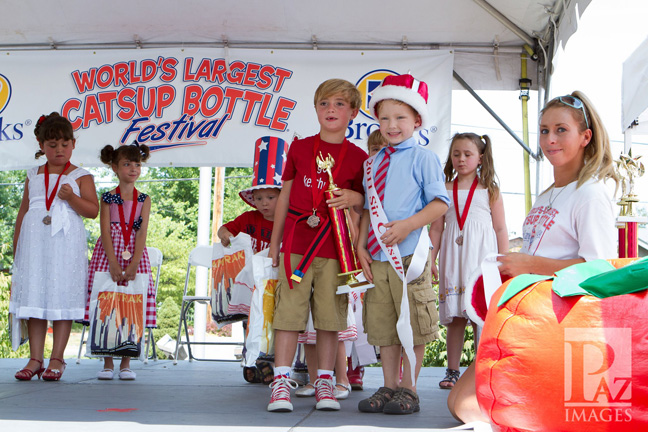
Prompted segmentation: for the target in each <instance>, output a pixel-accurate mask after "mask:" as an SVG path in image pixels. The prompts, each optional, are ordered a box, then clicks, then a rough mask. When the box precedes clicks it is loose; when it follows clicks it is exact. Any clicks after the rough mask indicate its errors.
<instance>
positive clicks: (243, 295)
mask: <svg viewBox="0 0 648 432" xmlns="http://www.w3.org/2000/svg"><path fill="white" fill-rule="evenodd" d="M239 236H245V237H243V239H245V238H248V239H250V240H249V241H250V247H251V246H252V239H251V238H250V236H249V235H248V234H244V233H240V234H239ZM237 237H238V236H237ZM250 252H251V253H253V252H252V249H250ZM257 255H259V256H265V257H267V256H268V249H264V250H262V251H260V252H259V253H257ZM251 257H252V255H247V256H246V260H245V265H244V266H243V268H242V269H241V271H240V272H239V274H237V275H236V279H235V280H234V285H232V288H231V292H232V298H230V301H229V305H228V307H227V313H229V314H230V315H232V314H244V315H249V314H250V303H251V302H252V292H253V291H254V270H253V268H252V267H253V264H252V259H251Z"/></svg>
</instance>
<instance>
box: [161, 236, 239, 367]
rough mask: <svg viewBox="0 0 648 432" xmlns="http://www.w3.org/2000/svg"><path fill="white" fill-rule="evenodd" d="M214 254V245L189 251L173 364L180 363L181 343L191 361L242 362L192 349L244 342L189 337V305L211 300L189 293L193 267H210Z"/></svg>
mask: <svg viewBox="0 0 648 432" xmlns="http://www.w3.org/2000/svg"><path fill="white" fill-rule="evenodd" d="M212 255H213V247H212V246H211V245H209V246H196V247H195V248H193V250H192V251H191V252H190V253H189V260H188V263H187V276H186V277H185V286H184V292H183V294H182V307H181V308H180V322H179V323H178V337H177V338H176V348H175V352H174V354H173V364H174V365H175V364H178V350H179V349H180V345H186V346H187V351H188V357H189V361H192V360H198V361H226V362H240V360H236V359H211V358H198V357H195V356H194V355H193V353H192V351H191V345H240V346H242V345H243V343H242V342H195V341H191V340H190V338H189V327H188V325H187V311H188V310H189V307H191V305H192V304H194V303H195V302H199V303H202V304H209V303H210V302H211V296H209V295H207V296H196V295H193V296H192V295H187V289H188V287H189V276H190V274H191V267H198V266H200V267H206V268H207V269H210V268H211V266H212ZM183 327H184V335H185V337H186V340H181V339H180V335H181V333H182V329H183Z"/></svg>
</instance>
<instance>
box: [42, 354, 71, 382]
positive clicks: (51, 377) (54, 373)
mask: <svg viewBox="0 0 648 432" xmlns="http://www.w3.org/2000/svg"><path fill="white" fill-rule="evenodd" d="M52 361H57V362H59V363H61V366H60V367H61V368H60V369H51V368H50V366H49V365H48V366H47V370H46V371H45V372H43V376H42V378H43V380H44V381H58V380H60V379H61V377H62V376H63V372H65V365H66V364H67V363H65V362H64V361H63V360H61V359H58V358H54V357H52V358H50V365H51V364H52Z"/></svg>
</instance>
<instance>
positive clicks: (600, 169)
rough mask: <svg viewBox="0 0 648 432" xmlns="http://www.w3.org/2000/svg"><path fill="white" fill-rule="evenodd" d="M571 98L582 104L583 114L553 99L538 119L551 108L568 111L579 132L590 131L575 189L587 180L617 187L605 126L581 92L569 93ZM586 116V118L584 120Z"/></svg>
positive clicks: (617, 182) (577, 109)
mask: <svg viewBox="0 0 648 432" xmlns="http://www.w3.org/2000/svg"><path fill="white" fill-rule="evenodd" d="M570 96H572V97H574V98H576V99H579V100H580V101H581V102H582V103H583V107H584V109H585V113H583V110H582V109H580V108H574V107H572V106H570V105H567V104H565V103H563V102H561V101H560V99H559V98H555V99H552V100H550V101H549V102H547V105H545V107H544V108H543V109H542V111H540V118H542V115H543V114H544V113H545V112H547V110H550V109H552V108H563V109H568V110H569V112H570V113H571V114H572V117H573V118H574V120H576V122H577V123H578V129H579V130H580V132H585V131H586V130H587V129H588V127H587V126H588V123H589V129H590V130H591V131H592V138H591V139H590V142H589V143H588V144H587V146H585V160H584V162H585V165H584V166H583V168H581V170H580V171H579V173H578V183H577V184H576V187H577V188H579V187H580V186H582V185H583V184H584V183H585V182H586V181H587V180H589V179H591V178H594V179H597V180H603V181H604V182H605V181H606V180H608V179H612V180H614V182H615V184H616V186H617V187H618V186H619V178H618V176H617V174H616V173H615V171H614V165H613V162H614V160H613V159H612V150H611V149H610V138H609V137H608V134H607V131H606V130H605V126H603V122H602V121H601V117H599V115H598V113H597V112H596V109H595V108H594V105H593V104H592V102H591V101H590V100H589V99H588V98H587V96H585V95H584V94H583V93H582V92H580V91H578V90H576V91H574V92H573V93H571V95H570ZM585 115H587V118H585Z"/></svg>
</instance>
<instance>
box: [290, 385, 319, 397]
mask: <svg viewBox="0 0 648 432" xmlns="http://www.w3.org/2000/svg"><path fill="white" fill-rule="evenodd" d="M295 396H297V397H313V396H315V387H314V386H313V384H311V383H308V384H306V385H305V386H302V387H299V388H298V389H297V391H296V392H295Z"/></svg>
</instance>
